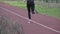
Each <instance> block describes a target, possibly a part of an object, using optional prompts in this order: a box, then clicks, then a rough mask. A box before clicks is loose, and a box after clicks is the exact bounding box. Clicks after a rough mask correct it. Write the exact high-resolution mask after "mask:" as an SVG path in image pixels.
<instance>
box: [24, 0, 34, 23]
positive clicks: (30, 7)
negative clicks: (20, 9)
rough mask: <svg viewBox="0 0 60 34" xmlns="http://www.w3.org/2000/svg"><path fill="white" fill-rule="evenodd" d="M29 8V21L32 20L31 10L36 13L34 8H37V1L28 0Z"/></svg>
mask: <svg viewBox="0 0 60 34" xmlns="http://www.w3.org/2000/svg"><path fill="white" fill-rule="evenodd" d="M24 1H26V0H24ZM26 4H27V10H28V17H29V22H28V23H30V22H31V12H32V14H35V12H34V9H35V3H34V0H27V3H26Z"/></svg>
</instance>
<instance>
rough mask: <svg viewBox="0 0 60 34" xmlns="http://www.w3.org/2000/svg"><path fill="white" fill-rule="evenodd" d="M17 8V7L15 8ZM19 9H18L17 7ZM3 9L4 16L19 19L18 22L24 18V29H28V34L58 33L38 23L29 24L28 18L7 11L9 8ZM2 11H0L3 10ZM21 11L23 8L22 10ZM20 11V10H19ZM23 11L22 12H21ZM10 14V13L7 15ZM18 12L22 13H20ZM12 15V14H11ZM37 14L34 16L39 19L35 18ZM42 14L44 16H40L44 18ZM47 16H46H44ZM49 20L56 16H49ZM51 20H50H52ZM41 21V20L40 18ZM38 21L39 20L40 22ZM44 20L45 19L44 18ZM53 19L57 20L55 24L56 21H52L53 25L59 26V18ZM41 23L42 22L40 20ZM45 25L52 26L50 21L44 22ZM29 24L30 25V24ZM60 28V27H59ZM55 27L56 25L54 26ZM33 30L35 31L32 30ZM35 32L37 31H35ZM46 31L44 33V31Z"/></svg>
mask: <svg viewBox="0 0 60 34" xmlns="http://www.w3.org/2000/svg"><path fill="white" fill-rule="evenodd" d="M9 10H11V9H9ZM14 10H15V9H14ZM17 10H18V9H17ZM17 10H15V11H17ZM1 11H2V13H3V15H4V16H7V17H9V18H11V19H13V20H17V21H18V22H19V21H20V22H22V20H23V21H24V22H25V23H24V22H22V23H23V26H24V31H26V32H25V33H26V34H40V33H41V34H58V33H56V32H53V31H51V30H49V29H46V28H44V27H42V26H39V25H37V24H34V23H31V24H28V23H27V20H26V19H23V18H20V17H19V18H18V16H16V15H14V14H11V13H9V12H7V10H4V9H1ZM1 11H0V12H1ZM4 11H5V12H4ZM15 11H14V12H15ZM20 11H21V10H20ZM17 13H18V12H17ZM21 13H22V12H21ZM7 14H8V15H7ZM18 14H20V13H18ZM9 15H10V16H9ZM36 16H39V15H36ZM36 16H34V18H33V17H32V18H33V19H34V20H36V21H38V20H39V19H38V20H37V19H35V18H36ZM42 16H44V15H40V16H39V18H43V17H42ZM12 17H13V18H12ZM44 17H45V18H46V16H44ZM47 18H48V19H47V20H48V21H49V20H50V19H51V20H53V19H54V18H51V17H48V16H47ZM41 20H43V19H41ZM51 20H50V21H51ZM39 21H40V20H39ZM39 21H38V22H39ZM43 21H44V20H43ZM53 21H55V22H56V24H55V25H54V22H52V23H51V24H52V25H54V26H56V25H57V26H58V27H59V24H57V23H60V22H59V19H54V20H53ZM40 23H41V22H40ZM42 23H43V24H44V25H47V26H49V27H52V26H51V24H50V23H46V24H45V22H42ZM48 24H50V25H48ZM28 25H29V26H28ZM58 27H57V29H56V30H59V29H58ZM59 28H60V27H59ZM54 29H55V27H54ZM32 31H33V32H32ZM34 32H35V33H34ZM43 32H44V33H43Z"/></svg>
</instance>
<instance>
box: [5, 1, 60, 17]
mask: <svg viewBox="0 0 60 34" xmlns="http://www.w3.org/2000/svg"><path fill="white" fill-rule="evenodd" d="M6 3H9V4H10V5H12V6H18V7H20V8H24V9H26V3H24V2H16V1H15V2H12V1H8V2H6ZM35 7H36V10H37V11H38V12H39V13H41V14H46V15H49V16H53V17H56V18H60V15H59V14H60V9H58V8H47V7H42V6H39V5H35Z"/></svg>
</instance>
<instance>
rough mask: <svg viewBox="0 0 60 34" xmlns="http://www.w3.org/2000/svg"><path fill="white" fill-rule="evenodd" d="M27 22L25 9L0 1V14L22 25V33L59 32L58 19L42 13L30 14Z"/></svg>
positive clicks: (45, 33) (44, 33)
mask: <svg viewBox="0 0 60 34" xmlns="http://www.w3.org/2000/svg"><path fill="white" fill-rule="evenodd" d="M31 15H32V22H31V23H30V24H29V23H28V20H29V19H28V16H27V10H24V9H21V8H19V7H15V6H11V5H8V4H5V3H2V2H0V16H6V17H8V18H10V20H12V21H14V22H18V23H19V24H22V25H23V31H24V34H60V19H57V18H54V17H51V16H46V15H42V14H35V15H34V14H31Z"/></svg>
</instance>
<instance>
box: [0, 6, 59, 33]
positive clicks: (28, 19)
mask: <svg viewBox="0 0 60 34" xmlns="http://www.w3.org/2000/svg"><path fill="white" fill-rule="evenodd" d="M0 8H1V9H3V10H5V11H7V12H9V13H12V14H14V15H17V16H19V17H21V18H24V19H26V20H29V19H28V18H26V17H24V16H22V15H19V14H17V13H15V12H13V11H11V10H8V9H6V8H3V7H0ZM31 21H32V22H33V23H35V24H38V25H40V26H43V27H45V28H47V29H50V30H52V31H54V32H57V33H60V31H58V30H55V29H53V28H50V27H48V26H45V25H43V24H41V23H39V22H36V21H34V20H31Z"/></svg>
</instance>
